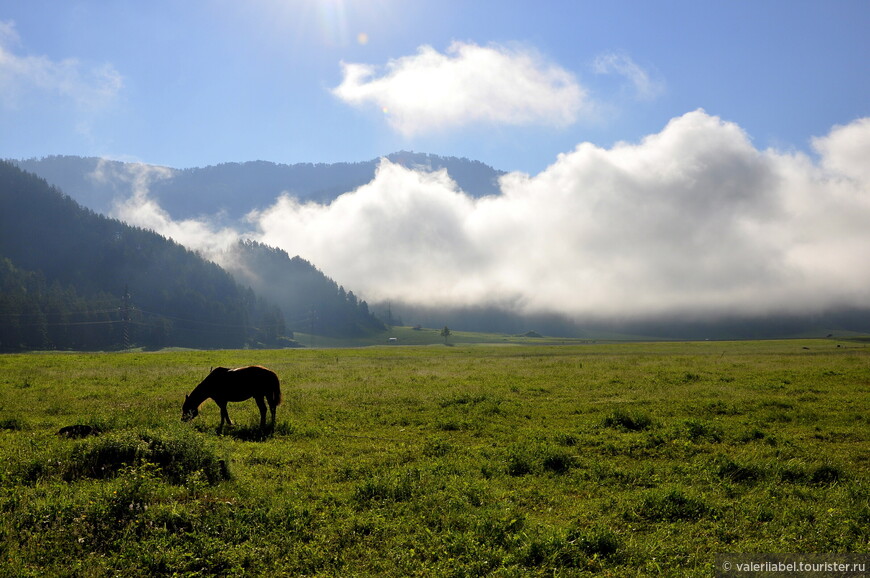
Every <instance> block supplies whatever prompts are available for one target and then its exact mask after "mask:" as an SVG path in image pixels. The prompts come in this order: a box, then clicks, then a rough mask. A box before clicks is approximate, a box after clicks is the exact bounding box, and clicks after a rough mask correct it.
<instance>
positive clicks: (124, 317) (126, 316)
mask: <svg viewBox="0 0 870 578" xmlns="http://www.w3.org/2000/svg"><path fill="white" fill-rule="evenodd" d="M121 321H122V322H123V326H122V331H123V339H124V349H130V287H129V286H128V285H126V284H125V285H124V304H123V306H122V308H121Z"/></svg>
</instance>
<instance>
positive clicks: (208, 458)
mask: <svg viewBox="0 0 870 578" xmlns="http://www.w3.org/2000/svg"><path fill="white" fill-rule="evenodd" d="M143 463H151V464H154V465H155V466H156V467H157V469H158V471H159V472H160V474H161V475H162V476H163V477H164V478H166V479H167V480H168V481H169V482H171V483H174V484H181V483H184V482H185V481H186V480H187V478H188V476H190V475H193V474H194V473H196V472H201V473H200V474H199V475H200V476H204V477H205V479H206V480H207V481H208V483H210V484H216V483H218V482H220V481H223V480H227V479H229V478H230V472H229V468H228V466H227V463H226V461H225V460H223V459H221V458H218V457H217V456H216V455H215V453H214V452H213V451H212V450H211V449H210V448H208V447H206V446H205V444H204V443H203V442H202V440H201V439H200V438H198V437H195V436H194V435H192V434H181V435H177V434H176V435H165V434H163V433H153V432H145V433H135V432H129V431H128V432H120V433H117V434H113V435H107V436H102V437H99V438H95V439H88V440H85V441H82V442H80V443H79V444H78V445H76V446H75V448H73V451H72V455H71V457H70V460H69V464H68V465H67V466H66V468H65V471H64V475H63V477H64V479H66V480H67V481H71V480H75V479H79V478H97V479H102V478H108V477H112V476H114V475H116V474H117V472H118V471H120V470H121V469H123V468H125V467H130V466H136V465H139V464H143Z"/></svg>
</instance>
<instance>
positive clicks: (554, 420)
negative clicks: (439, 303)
mask: <svg viewBox="0 0 870 578" xmlns="http://www.w3.org/2000/svg"><path fill="white" fill-rule="evenodd" d="M415 333H420V332H415ZM413 335H414V333H412V330H410V329H409V330H407V336H405V334H404V333H403V334H402V335H400V340H399V342H398V343H397V344H395V345H386V344H384V345H383V346H380V347H368V348H357V349H302V350H283V351H174V352H156V353H138V352H128V353H106V354H68V353H39V354H25V355H3V356H0V514H2V515H0V576H7V575H8V576H47V575H50V576H114V575H124V576H153V575H172V574H177V575H181V576H194V575H220V576H259V575H263V576H265V575H280V574H281V573H285V574H286V575H303V574H304V575H315V576H336V575H342V576H344V575H359V576H365V575H371V576H413V575H421V576H429V575H439V576H442V575H443V576H472V575H487V574H493V575H498V576H527V575H541V576H543V575H547V576H550V575H553V574H554V573H556V574H558V575H559V576H575V575H586V574H589V573H602V574H604V575H612V576H636V575H640V576H646V575H649V576H659V575H669V576H710V575H712V573H713V570H712V563H713V556H714V553H717V552H732V553H736V552H806V553H809V552H831V553H833V552H838V553H839V552H859V553H868V552H870V482H868V480H870V444H868V436H870V427H868V425H870V424H868V408H870V350H868V349H867V347H866V344H865V343H858V342H848V341H835V340H815V341H811V340H807V341H767V342H730V343H725V342H703V343H632V344H582V345H564V346H550V345H538V346H530V345H523V344H514V345H511V346H507V347H505V346H501V347H500V346H490V345H466V344H463V343H455V342H454V343H453V346H452V347H446V346H444V340H443V338H441V337H440V336H439V335H435V336H434V337H435V338H437V339H432V340H431V341H430V343H439V342H440V343H441V345H440V346H436V345H432V346H429V347H408V346H405V345H403V343H405V344H407V343H413V342H412V341H411V338H412V337H413ZM421 335H422V334H421ZM432 337H433V336H427V339H430V338H432ZM421 339H422V337H421ZM504 339H506V340H507V341H506V342H505V343H511V342H512V340H511V338H509V337H507V336H506V337H505V338H504ZM523 339H530V340H534V341H533V342H534V343H541V340H540V339H537V338H523ZM303 342H304V341H303ZM420 343H424V341H420ZM324 345H325V344H324ZM243 364H245V365H246V364H262V365H266V366H268V367H270V368H272V369H274V370H275V371H276V372H277V373H278V375H279V376H280V377H281V380H282V384H283V392H284V404H283V405H282V406H281V407H280V408H279V410H278V426H277V428H276V431H275V433H274V435H273V436H271V437H266V438H265V439H263V438H262V437H261V436H260V435H259V432H258V431H257V428H256V427H255V424H256V423H257V422H258V413H257V411H256V406H255V404H254V403H253V401H248V402H244V403H236V404H230V406H229V412H230V415H231V416H232V417H233V419H234V420H235V421H236V423H237V425H236V427H235V428H233V429H230V430H229V431H228V432H227V433H226V435H224V436H217V435H216V433H215V430H216V428H217V425H218V422H219V414H218V409H217V406H216V405H215V404H214V403H213V402H211V401H208V402H206V404H205V405H203V407H202V411H201V413H200V416H199V417H198V418H196V420H195V421H193V422H189V423H185V424H182V423H181V422H180V417H181V402H182V400H183V398H184V394H185V393H188V392H189V391H190V390H192V389H193V387H194V386H195V385H196V384H197V383H198V382H199V381H200V380H201V379H202V378H203V377H204V376H205V375H206V374H207V372H208V371H209V369H210V367H212V366H217V365H225V366H235V365H243ZM76 424H79V425H87V426H91V427H93V428H96V429H97V430H99V431H100V432H101V433H100V434H99V435H96V436H90V437H87V438H82V439H67V438H62V437H59V436H57V435H56V432H57V431H58V429H60V428H61V427H64V426H69V425H76Z"/></svg>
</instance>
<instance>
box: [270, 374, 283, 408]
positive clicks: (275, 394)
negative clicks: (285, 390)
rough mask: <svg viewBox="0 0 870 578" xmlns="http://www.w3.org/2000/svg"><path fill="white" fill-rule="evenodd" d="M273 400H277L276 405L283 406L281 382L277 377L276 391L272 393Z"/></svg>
mask: <svg viewBox="0 0 870 578" xmlns="http://www.w3.org/2000/svg"><path fill="white" fill-rule="evenodd" d="M272 399H274V400H275V405H281V402H282V401H284V396H283V395H281V381H280V380H279V379H278V376H277V375H276V376H275V389H274V391H272Z"/></svg>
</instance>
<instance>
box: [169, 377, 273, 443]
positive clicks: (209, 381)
mask: <svg viewBox="0 0 870 578" xmlns="http://www.w3.org/2000/svg"><path fill="white" fill-rule="evenodd" d="M252 397H253V398H254V400H255V401H256V402H257V407H259V408H260V429H262V430H264V429H266V403H267V402H268V403H269V409H270V410H272V428H274V427H275V409H276V408H277V407H278V404H280V403H281V384H280V383H279V381H278V376H277V375H275V372H274V371H272V370H270V369H266V368H265V367H260V366H259V365H250V366H248V367H237V368H235V369H227V368H226V367H218V368H215V369H213V370H212V371H211V373H209V374H208V376H207V377H206V378H205V379H203V380H202V382H200V384H199V385H197V386H196V389H194V390H193V392H191V394H190V395H185V396H184V405H182V406H181V421H189V420H191V419H193V418H195V417H196V416H197V415H198V414H199V406H201V405H202V403H203V402H204V401H205V400H207V399H208V398H212V399H213V400H214V401H215V403H217V404H218V407H219V408H221V425H220V427H218V433H221V432H222V431H223V429H224V422H226V423H228V424H230V425H233V422H232V421H230V415H229V414H228V413H227V403H228V402H230V401H245V400H246V399H251V398H252Z"/></svg>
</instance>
